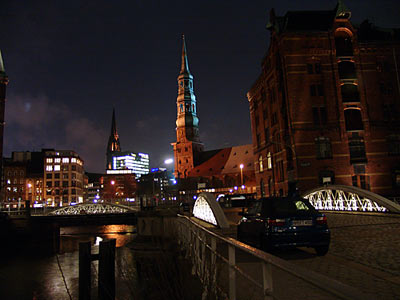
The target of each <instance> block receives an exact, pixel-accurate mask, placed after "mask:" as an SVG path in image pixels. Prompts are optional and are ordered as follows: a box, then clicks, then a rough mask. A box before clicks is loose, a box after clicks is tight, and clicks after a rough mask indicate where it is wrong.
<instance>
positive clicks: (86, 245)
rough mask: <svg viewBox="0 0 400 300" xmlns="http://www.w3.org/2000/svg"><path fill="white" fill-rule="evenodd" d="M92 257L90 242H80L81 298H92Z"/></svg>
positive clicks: (86, 299) (88, 299) (87, 299)
mask: <svg viewBox="0 0 400 300" xmlns="http://www.w3.org/2000/svg"><path fill="white" fill-rule="evenodd" d="M91 259H92V258H91V247H90V242H83V243H79V300H90V290H91V285H90V283H91V269H90V262H91Z"/></svg>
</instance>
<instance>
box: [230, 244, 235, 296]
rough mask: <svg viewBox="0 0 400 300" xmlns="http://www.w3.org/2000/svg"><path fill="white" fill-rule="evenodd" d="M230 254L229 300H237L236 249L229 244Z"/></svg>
mask: <svg viewBox="0 0 400 300" xmlns="http://www.w3.org/2000/svg"><path fill="white" fill-rule="evenodd" d="M228 252H229V300H236V271H235V265H236V261H235V260H236V259H235V247H234V246H232V245H230V244H229V245H228Z"/></svg>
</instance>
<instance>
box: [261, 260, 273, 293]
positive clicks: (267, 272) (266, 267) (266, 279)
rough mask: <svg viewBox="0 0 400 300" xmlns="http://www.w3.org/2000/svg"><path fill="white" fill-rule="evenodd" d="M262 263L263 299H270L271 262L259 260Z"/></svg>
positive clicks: (271, 289)
mask: <svg viewBox="0 0 400 300" xmlns="http://www.w3.org/2000/svg"><path fill="white" fill-rule="evenodd" d="M261 265H262V272H263V288H264V290H263V293H264V300H272V299H273V297H272V292H273V287H272V266H271V264H267V263H265V262H264V261H263V262H261Z"/></svg>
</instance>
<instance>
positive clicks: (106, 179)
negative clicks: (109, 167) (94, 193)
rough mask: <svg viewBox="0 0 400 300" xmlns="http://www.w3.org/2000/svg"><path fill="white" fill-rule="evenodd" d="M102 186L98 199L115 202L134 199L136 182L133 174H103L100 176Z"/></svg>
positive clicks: (132, 200) (129, 201)
mask: <svg viewBox="0 0 400 300" xmlns="http://www.w3.org/2000/svg"><path fill="white" fill-rule="evenodd" d="M100 184H101V186H102V187H103V189H102V193H101V195H100V199H101V200H103V201H106V202H112V203H117V204H128V203H131V202H135V201H136V190H137V183H136V177H135V174H119V175H118V174H105V175H103V176H102V177H101V182H100Z"/></svg>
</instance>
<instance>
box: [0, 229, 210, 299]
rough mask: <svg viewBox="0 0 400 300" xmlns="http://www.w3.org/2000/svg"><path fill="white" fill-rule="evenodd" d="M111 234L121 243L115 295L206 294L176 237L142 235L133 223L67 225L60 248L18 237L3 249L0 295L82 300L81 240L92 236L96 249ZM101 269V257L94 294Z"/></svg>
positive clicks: (176, 296)
mask: <svg viewBox="0 0 400 300" xmlns="http://www.w3.org/2000/svg"><path fill="white" fill-rule="evenodd" d="M111 238H112V239H116V246H117V249H116V255H115V256H116V261H115V276H116V299H118V300H128V299H135V300H145V299H152V300H153V299H155V300H158V299H179V300H180V299H201V293H202V286H201V284H200V282H199V281H198V279H197V278H196V277H195V276H193V275H192V274H191V265H190V262H189V261H188V260H187V259H185V257H184V255H183V254H182V253H181V252H180V250H179V249H177V247H176V243H175V242H174V241H167V242H165V241H160V240H157V239H154V238H152V239H150V240H146V239H143V238H141V237H138V236H137V234H136V227H135V226H133V225H105V226H84V227H62V228H61V230H60V251H59V253H58V254H55V253H54V252H53V253H51V252H52V251H51V250H52V247H53V245H38V243H37V242H35V243H34V245H32V244H27V243H24V242H21V241H19V242H18V243H17V244H15V243H14V245H13V246H14V248H13V250H12V251H2V252H1V253H2V254H1V260H0V299H1V300H16V299H18V300H25V299H27V300H28V299H29V300H49V299H57V300H71V299H73V300H77V299H78V298H79V295H78V287H79V283H78V282H79V278H78V271H79V260H78V258H79V242H85V241H90V242H91V245H92V253H93V254H94V253H98V251H99V246H98V245H99V242H100V241H101V240H103V239H111ZM8 243H11V242H10V241H9V242H8ZM1 248H2V247H1V246H0V250H1ZM3 250H4V249H3ZM138 270H139V272H138ZM97 272H98V262H97V261H93V262H92V268H91V274H92V283H91V287H92V292H91V295H92V298H91V299H94V300H96V299H98V297H97V289H98V284H97V276H98V274H97Z"/></svg>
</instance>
